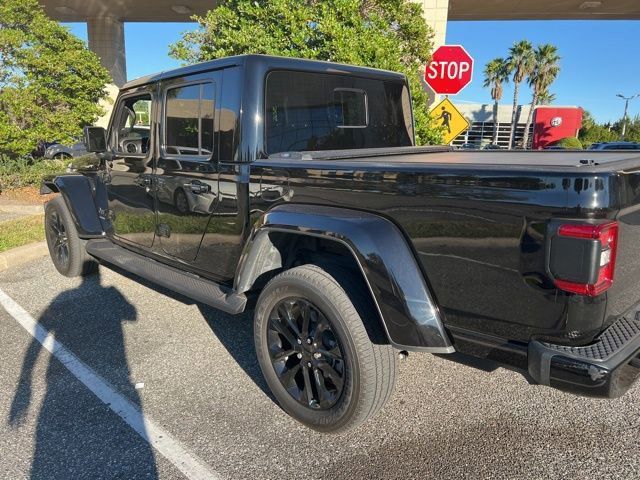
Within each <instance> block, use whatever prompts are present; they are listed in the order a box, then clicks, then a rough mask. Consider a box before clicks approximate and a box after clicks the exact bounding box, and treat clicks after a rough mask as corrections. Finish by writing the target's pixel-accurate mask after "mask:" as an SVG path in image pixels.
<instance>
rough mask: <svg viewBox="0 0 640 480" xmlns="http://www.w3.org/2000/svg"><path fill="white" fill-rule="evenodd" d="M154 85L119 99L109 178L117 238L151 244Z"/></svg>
mask: <svg viewBox="0 0 640 480" xmlns="http://www.w3.org/2000/svg"><path fill="white" fill-rule="evenodd" d="M150 88H151V87H145V88H143V89H139V90H137V91H135V92H132V93H131V94H126V95H124V96H122V97H120V98H119V99H118V105H116V108H115V110H114V114H113V120H112V123H111V129H110V132H109V146H110V147H111V150H112V152H114V153H113V158H112V159H111V160H110V161H109V166H110V168H109V175H108V176H107V179H106V186H107V193H108V198H109V217H110V218H111V221H112V225H113V232H112V233H113V234H114V235H115V236H116V238H118V239H120V240H124V241H126V242H131V243H135V244H137V245H138V246H142V247H146V248H149V247H151V246H152V245H153V241H154V235H155V233H154V232H155V226H156V225H155V211H154V195H153V177H154V175H153V142H152V138H151V137H152V116H151V113H152V112H151V107H152V101H151V99H152V93H151V90H150Z"/></svg>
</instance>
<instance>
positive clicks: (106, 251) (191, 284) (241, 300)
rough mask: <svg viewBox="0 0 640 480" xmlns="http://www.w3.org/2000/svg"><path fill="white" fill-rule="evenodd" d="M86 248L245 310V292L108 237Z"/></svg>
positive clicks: (209, 300) (206, 299) (201, 298)
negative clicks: (174, 265) (133, 250)
mask: <svg viewBox="0 0 640 480" xmlns="http://www.w3.org/2000/svg"><path fill="white" fill-rule="evenodd" d="M86 249H87V253H88V254H89V255H92V256H94V257H96V258H98V259H100V260H104V261H105V262H107V263H110V264H112V265H115V266H117V267H120V268H122V269H123V270H126V271H127V272H131V273H133V274H135V275H138V276H140V277H142V278H146V279H147V280H150V281H152V282H153V283H157V284H158V285H161V286H163V287H165V288H167V289H169V290H172V291H174V292H177V293H180V294H182V295H184V296H186V297H189V298H192V299H194V300H197V301H198V302H202V303H204V304H207V305H210V306H212V307H214V308H218V309H220V310H222V311H224V312H227V313H232V314H236V313H242V312H243V311H244V307H245V305H246V304H247V297H246V296H245V295H244V294H242V293H234V292H233V291H232V290H231V289H229V288H225V287H223V286H222V285H219V284H217V283H215V282H212V281H210V280H205V279H204V278H202V277H198V276H197V275H194V274H191V273H186V272H182V271H180V270H178V269H176V268H173V267H170V266H168V265H164V264H162V263H160V262H157V261H155V260H153V259H151V258H148V257H145V256H143V255H140V254H138V253H135V252H132V251H130V250H127V249H126V248H122V247H121V246H119V245H115V244H114V243H112V242H111V241H109V240H103V239H100V240H98V239H96V240H89V241H88V242H87V244H86Z"/></svg>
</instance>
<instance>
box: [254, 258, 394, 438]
mask: <svg viewBox="0 0 640 480" xmlns="http://www.w3.org/2000/svg"><path fill="white" fill-rule="evenodd" d="M325 268H326V269H324V268H321V267H319V266H317V265H309V264H307V265H300V266H296V267H293V268H291V269H288V270H285V271H284V272H281V273H279V274H278V275H276V276H275V277H273V278H272V279H271V280H270V281H269V282H268V283H267V285H266V286H265V287H264V288H263V289H262V292H261V293H260V297H259V298H258V301H257V303H256V309H255V314H254V332H253V333H254V341H255V346H256V356H257V358H258V363H259V364H260V369H261V370H262V373H263V375H264V378H265V380H266V382H267V385H268V386H269V389H270V390H271V392H272V393H273V395H274V397H275V399H276V400H277V401H278V403H279V404H280V406H281V407H282V408H283V409H284V410H285V411H286V412H287V413H288V414H289V415H291V416H292V417H293V418H295V419H296V420H298V421H299V422H301V423H303V424H304V425H307V426H308V427H311V428H313V429H315V430H318V431H321V432H340V431H344V430H346V429H348V428H351V427H354V426H356V425H359V424H360V423H362V422H364V421H365V420H366V419H367V418H369V417H371V416H373V415H375V413H376V412H377V411H379V410H380V409H381V408H382V406H383V405H384V404H385V403H386V401H387V400H388V399H389V397H390V396H391V392H392V391H393V385H394V381H395V374H396V364H395V352H394V349H393V348H392V347H391V345H389V343H388V341H387V338H386V335H385V333H384V330H383V329H382V325H381V322H380V321H379V320H378V318H379V317H378V315H377V312H376V310H375V305H374V304H373V302H372V297H371V295H370V293H369V292H368V290H367V287H366V284H365V283H364V281H363V279H362V277H359V276H358V274H357V273H354V272H352V271H348V270H345V269H342V268H334V267H332V266H327V267H325ZM347 292H349V293H347Z"/></svg>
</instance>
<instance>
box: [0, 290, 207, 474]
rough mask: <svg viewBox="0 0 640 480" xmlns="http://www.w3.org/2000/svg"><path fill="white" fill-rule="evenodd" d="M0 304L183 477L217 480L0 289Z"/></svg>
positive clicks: (202, 463)
mask: <svg viewBox="0 0 640 480" xmlns="http://www.w3.org/2000/svg"><path fill="white" fill-rule="evenodd" d="M0 304H1V305H2V306H3V307H4V309H5V310H6V311H7V313H8V314H9V315H11V316H12V317H13V318H14V319H15V320H16V321H17V322H18V323H19V324H20V325H22V327H23V328H24V329H25V330H26V331H27V332H29V334H31V336H32V337H33V338H35V339H36V340H37V341H38V342H40V343H41V344H42V346H43V347H44V348H45V349H47V350H48V351H49V352H50V353H51V355H53V356H54V357H55V358H57V359H58V360H59V361H60V362H61V363H62V364H63V365H64V366H65V367H66V368H67V370H69V371H70V372H71V374H72V375H73V376H75V377H76V378H77V379H78V380H80V381H81V382H82V383H83V384H84V385H85V386H86V387H87V388H88V389H89V390H91V391H92V392H93V393H94V395H96V396H97V397H98V398H99V399H100V400H101V401H102V402H103V403H105V404H106V405H107V406H108V407H109V408H110V409H111V410H113V411H114V412H115V413H116V414H117V415H118V416H119V417H120V418H122V419H123V420H124V421H125V422H126V423H127V424H128V425H129V426H130V427H131V428H132V429H133V430H135V431H136V432H137V433H138V434H139V435H140V436H141V437H142V438H143V439H144V440H146V441H147V442H149V444H150V445H151V446H152V447H153V448H155V449H156V450H157V451H158V452H159V453H160V454H162V456H164V457H165V458H166V459H167V460H169V461H170V462H171V463H172V464H173V465H175V466H176V468H178V470H180V471H181V472H182V473H183V474H184V475H186V476H187V477H188V478H190V479H194V480H205V479H206V480H213V479H218V478H220V477H219V476H218V475H216V474H215V473H214V472H213V471H211V469H210V468H209V467H208V466H207V465H206V464H205V463H204V462H202V461H201V460H200V459H199V458H198V457H196V456H195V455H194V454H192V453H190V452H189V451H187V450H186V449H185V448H184V447H183V446H182V445H181V444H180V443H179V442H178V441H177V440H174V439H173V438H172V437H171V435H169V434H168V433H167V432H165V431H164V430H162V429H161V428H160V427H158V426H157V425H156V424H155V423H154V422H153V421H152V420H151V419H149V418H148V417H147V416H145V415H144V414H143V413H142V412H141V411H140V409H139V408H138V407H137V406H136V405H134V404H133V403H132V402H130V401H129V400H127V399H126V398H125V397H123V396H122V395H120V394H119V393H118V392H117V391H116V389H115V388H113V387H112V386H111V385H110V384H109V383H108V382H107V381H106V380H104V379H103V378H102V377H100V376H99V375H98V374H97V373H95V372H94V371H93V370H92V369H91V368H89V367H88V366H87V365H86V364H85V363H84V362H82V360H80V359H79V358H78V357H76V356H75V355H74V354H73V353H72V352H71V351H70V350H68V349H67V348H66V347H65V346H64V345H62V344H61V343H60V342H58V341H57V340H56V339H55V338H54V336H53V335H52V334H51V333H50V332H49V331H48V330H47V329H46V328H44V327H43V326H42V325H40V324H38V322H37V321H36V320H35V319H34V318H33V317H32V316H31V315H29V313H28V312H27V311H26V310H25V309H24V308H22V307H21V306H20V305H18V304H17V303H16V302H15V300H13V299H12V298H11V297H10V296H9V295H7V294H6V293H5V292H3V291H2V290H1V289H0Z"/></svg>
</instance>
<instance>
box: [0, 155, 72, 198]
mask: <svg viewBox="0 0 640 480" xmlns="http://www.w3.org/2000/svg"><path fill="white" fill-rule="evenodd" d="M66 168H67V162H65V161H61V160H42V159H39V160H34V159H32V158H27V157H20V158H15V159H12V158H9V157H7V156H0V190H11V189H14V188H21V187H28V186H38V185H40V182H42V179H43V178H44V177H45V176H47V175H57V174H60V173H64V172H65V170H66Z"/></svg>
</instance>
